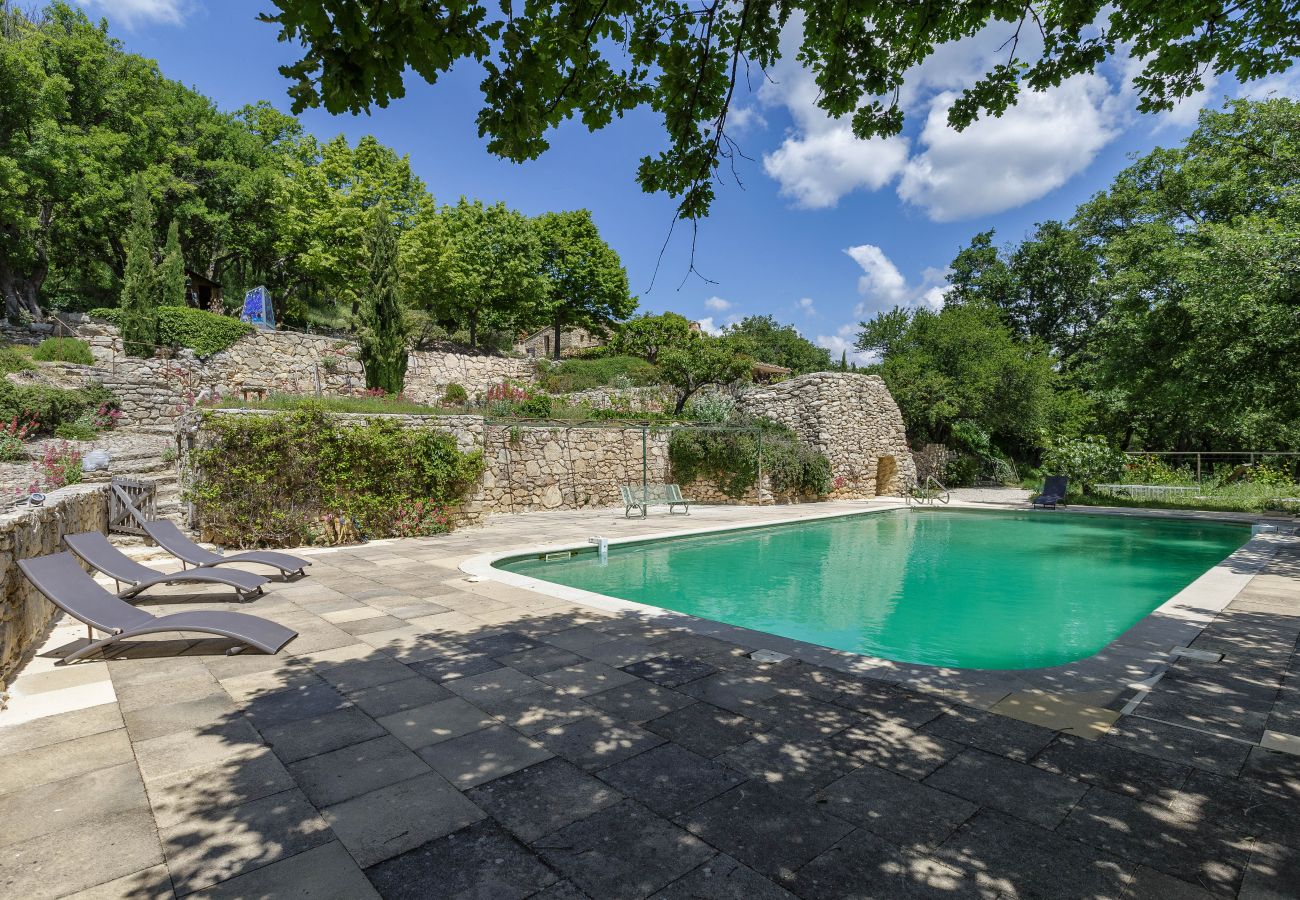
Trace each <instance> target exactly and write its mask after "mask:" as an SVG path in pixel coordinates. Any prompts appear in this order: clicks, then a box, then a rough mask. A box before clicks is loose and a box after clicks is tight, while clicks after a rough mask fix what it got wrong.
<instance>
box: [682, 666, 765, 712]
mask: <svg viewBox="0 0 1300 900" xmlns="http://www.w3.org/2000/svg"><path fill="white" fill-rule="evenodd" d="M779 692H780V688H779V687H778V686H777V685H775V684H773V683H772V681H771V679H770V678H768V677H767V676H765V675H761V674H756V675H738V674H736V673H734V672H719V673H718V674H716V675H709V676H707V677H705V678H699V679H696V680H695V681H692V682H689V683H688V684H684V685H682V693H684V694H687V695H689V696H691V697H695V698H696V699H697V700H703V701H704V702H706V703H711V704H713V705H714V706H720V707H722V708H723V709H726V710H730V711H731V712H735V713H740V714H741V715H749V713H750V712H751V711H752V710H753V708H754V706H756V705H757V704H759V703H762V702H763V701H764V700H770V699H772V698H773V697H775V696H776V695H777V694H778V693H779Z"/></svg>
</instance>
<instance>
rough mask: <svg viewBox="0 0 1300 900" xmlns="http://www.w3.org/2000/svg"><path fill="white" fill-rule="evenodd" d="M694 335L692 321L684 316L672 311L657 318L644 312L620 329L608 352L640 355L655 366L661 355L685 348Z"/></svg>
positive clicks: (610, 343)
mask: <svg viewBox="0 0 1300 900" xmlns="http://www.w3.org/2000/svg"><path fill="white" fill-rule="evenodd" d="M692 334H693V332H692V331H691V322H690V320H689V319H687V318H686V317H685V316H679V315H678V314H677V313H671V312H670V313H663V314H662V315H657V316H652V315H650V313H645V314H644V315H640V316H637V317H636V318H634V319H629V320H628V321H626V322H624V323H623V324H622V325H620V326H619V327H618V330H617V331H616V332H614V339H613V340H611V341H610V342H609V352H611V353H616V354H619V355H621V356H639V357H641V358H642V359H644V360H646V361H647V362H649V363H651V364H654V363H656V362H658V361H659V355H660V354H661V353H663V352H665V351H667V350H671V349H673V348H678V347H684V346H686V344H687V342H689V341H690V339H691V335H692Z"/></svg>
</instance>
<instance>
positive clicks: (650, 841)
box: [533, 800, 714, 900]
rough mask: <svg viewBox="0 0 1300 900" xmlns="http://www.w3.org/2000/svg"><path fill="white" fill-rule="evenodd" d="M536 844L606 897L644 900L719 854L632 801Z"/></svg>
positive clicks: (551, 861) (580, 884)
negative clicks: (715, 854)
mask: <svg viewBox="0 0 1300 900" xmlns="http://www.w3.org/2000/svg"><path fill="white" fill-rule="evenodd" d="M533 847H534V849H535V850H537V851H538V852H539V853H541V854H542V856H543V858H545V860H546V861H547V862H548V863H549V864H550V865H551V866H553V867H554V868H555V869H557V870H558V871H560V872H561V873H563V875H564V876H565V877H567V878H568V879H569V880H570V881H572V882H573V883H574V884H575V885H577V886H578V887H579V888H580V889H581V890H583V891H584V892H586V893H587V894H589V895H591V896H592V897H599V898H601V900H640V898H643V897H648V896H650V895H651V894H653V893H654V892H655V891H657V890H659V889H660V888H663V887H665V886H667V885H668V884H671V883H672V882H673V881H676V880H677V879H678V878H680V877H682V876H683V875H685V874H686V873H687V872H690V871H691V870H692V869H694V868H695V867H697V866H698V865H700V864H701V863H703V862H704V861H705V860H707V859H709V858H711V857H712V856H713V855H714V852H713V850H712V849H711V848H710V847H708V846H707V845H706V844H704V843H703V842H702V841H700V840H698V839H697V838H695V837H692V836H691V835H690V834H688V833H686V832H685V831H683V830H682V829H681V828H679V827H677V826H676V825H674V824H673V823H671V822H669V821H667V820H666V819H663V818H660V817H659V816H657V815H655V814H654V813H652V812H651V811H650V810H648V809H646V808H645V807H644V806H641V805H640V804H639V803H635V802H633V801H631V800H624V801H623V802H621V803H619V804H617V805H615V806H611V807H608V808H606V809H603V810H601V811H600V812H598V813H595V814H594V815H591V816H588V817H587V818H586V819H583V820H582V821H580V822H575V823H574V824H572V825H568V826H566V827H564V828H562V829H560V830H559V831H556V832H553V833H552V834H549V835H547V836H545V837H543V838H540V839H538V840H537V841H536V842H535V843H534V844H533Z"/></svg>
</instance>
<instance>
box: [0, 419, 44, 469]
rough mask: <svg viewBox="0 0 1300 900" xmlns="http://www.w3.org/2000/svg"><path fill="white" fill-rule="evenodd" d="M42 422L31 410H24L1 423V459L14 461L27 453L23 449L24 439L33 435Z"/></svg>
mask: <svg viewBox="0 0 1300 900" xmlns="http://www.w3.org/2000/svg"><path fill="white" fill-rule="evenodd" d="M39 424H40V423H39V422H38V421H37V420H36V417H35V416H34V415H32V414H31V413H30V412H28V411H26V410H24V411H23V413H22V414H21V415H17V416H14V417H13V418H12V419H10V420H9V421H8V423H6V424H4V425H0V460H5V461H7V462H14V461H15V460H21V459H23V458H24V457H25V456H26V455H27V454H26V452H25V451H24V450H23V441H25V440H27V438H29V437H30V436H31V435H32V432H34V431H35V430H36V428H37V426H38V425H39Z"/></svg>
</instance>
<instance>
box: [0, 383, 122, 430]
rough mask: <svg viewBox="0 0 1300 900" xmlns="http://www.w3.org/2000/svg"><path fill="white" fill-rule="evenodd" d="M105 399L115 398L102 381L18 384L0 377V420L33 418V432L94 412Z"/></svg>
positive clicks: (74, 420) (109, 400) (70, 421)
mask: <svg viewBox="0 0 1300 900" xmlns="http://www.w3.org/2000/svg"><path fill="white" fill-rule="evenodd" d="M105 402H115V401H114V400H113V395H112V393H111V392H110V391H108V390H107V389H106V388H104V387H103V386H102V385H98V384H91V385H88V386H87V387H84V388H79V389H76V390H65V389H62V388H55V387H47V386H45V385H23V386H19V385H16V384H13V383H12V382H10V381H7V380H5V379H2V378H0V422H12V421H15V420H17V421H28V420H34V424H33V426H32V428H31V432H32V433H33V434H53V433H54V430H55V429H56V428H58V427H59V426H60V425H63V424H66V423H72V422H76V421H77V420H78V419H80V418H82V417H83V416H93V415H94V414H95V411H96V410H97V409H98V408H99V406H100V405H101V404H103V403H105Z"/></svg>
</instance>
